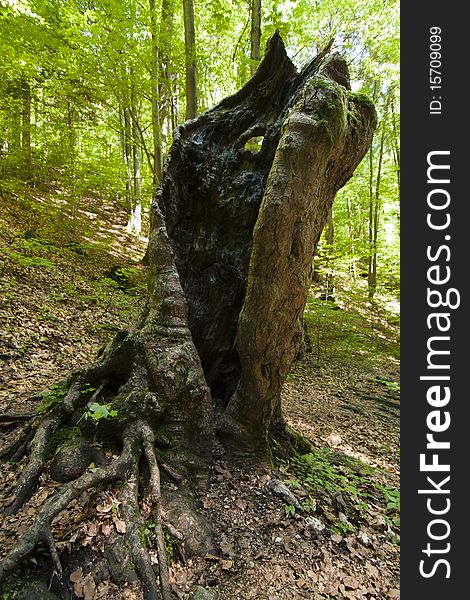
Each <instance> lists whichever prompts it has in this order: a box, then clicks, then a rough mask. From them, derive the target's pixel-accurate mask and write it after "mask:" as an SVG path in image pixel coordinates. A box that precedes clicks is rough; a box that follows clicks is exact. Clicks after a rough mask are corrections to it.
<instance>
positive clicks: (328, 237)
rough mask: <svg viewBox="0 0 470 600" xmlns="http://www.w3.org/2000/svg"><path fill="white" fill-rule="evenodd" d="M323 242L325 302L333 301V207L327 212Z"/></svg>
mask: <svg viewBox="0 0 470 600" xmlns="http://www.w3.org/2000/svg"><path fill="white" fill-rule="evenodd" d="M325 241H326V244H327V248H326V290H325V298H326V300H334V296H335V275H334V268H335V265H334V252H335V250H334V243H335V225H334V220H333V206H332V207H331V209H330V211H329V212H328V217H327V219H326V231H325Z"/></svg>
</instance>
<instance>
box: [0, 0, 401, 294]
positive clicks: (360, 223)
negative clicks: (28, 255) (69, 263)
mask: <svg viewBox="0 0 470 600" xmlns="http://www.w3.org/2000/svg"><path fill="white" fill-rule="evenodd" d="M276 28H277V29H279V31H280V33H281V35H282V37H283V39H284V40H285V42H286V47H287V50H288V54H289V55H290V56H291V58H292V59H293V60H294V62H295V63H296V64H298V65H301V64H302V63H303V62H304V61H305V60H307V58H308V57H310V56H312V55H314V54H315V52H316V51H317V50H318V49H320V48H322V47H324V46H325V44H327V43H328V41H329V40H330V39H331V38H332V37H334V38H335V41H334V49H335V50H337V51H339V52H340V53H342V54H343V55H344V56H345V57H346V59H347V61H348V63H349V65H350V70H351V80H352V86H353V89H354V90H355V91H358V92H363V93H364V94H366V95H367V96H369V97H371V98H372V99H373V100H374V102H375V104H376V107H377V110H378V114H379V126H378V129H377V131H376V134H375V139H374V143H373V146H372V148H371V150H370V152H369V153H368V155H367V156H366V157H365V159H364V160H363V162H362V164H361V165H360V167H359V168H358V170H357V171H356V173H355V175H354V177H353V178H352V180H351V181H350V182H349V184H348V185H347V186H346V187H345V188H344V189H343V190H342V191H341V192H340V193H339V194H338V197H337V199H336V202H335V207H334V213H333V214H332V215H330V218H329V222H328V226H327V227H326V228H325V232H324V235H323V239H322V243H321V245H320V247H319V252H318V253H317V257H316V260H315V265H314V267H315V269H314V278H315V279H316V281H317V283H318V284H319V285H321V286H322V290H323V296H324V297H332V296H333V297H334V294H335V284H336V282H337V281H346V280H347V281H352V280H355V281H357V283H358V284H359V289H361V290H362V292H363V293H365V294H366V295H368V297H369V298H372V297H374V295H375V293H376V291H378V292H380V293H382V294H383V293H385V294H386V295H389V294H390V293H391V294H392V296H394V297H395V298H396V297H397V295H398V287H399V268H398V252H399V210H398V197H399V187H400V151H399V84H398V61H399V39H398V3H397V2H396V1H395V0H384V1H382V0H360V1H359V2H351V1H350V0H340V1H338V0H335V1H323V2H314V1H312V0H300V1H299V2H291V1H285V2H275V1H273V0H267V1H263V2H260V1H259V0H253V1H251V2H250V1H234V0H229V1H225V0H224V1H221V0H215V1H212V2H202V1H200V2H198V1H195V2H193V0H184V1H181V2H180V1H176V0H148V2H145V1H144V2H139V1H137V0H123V1H117V0H101V1H98V2H96V1H93V0H91V1H78V0H77V1H75V0H68V1H60V0H32V1H26V0H7V1H5V0H3V1H2V2H1V3H0V31H1V36H0V51H1V56H2V65H1V67H0V74H1V76H0V190H1V192H2V195H3V194H6V193H8V192H11V191H13V192H15V191H18V190H19V189H20V188H21V186H27V187H28V188H34V189H36V190H48V191H49V192H51V193H52V194H55V195H56V196H59V200H61V201H63V202H65V203H66V204H67V205H68V207H69V208H71V209H72V210H74V209H76V208H77V207H78V206H79V205H80V200H81V198H82V197H84V196H85V195H89V194H92V195H95V196H97V197H99V199H100V201H101V202H102V203H103V204H106V203H107V202H109V201H111V200H112V201H118V203H119V204H121V205H122V206H123V208H124V209H125V210H126V211H127V214H128V223H127V230H128V232H129V233H133V234H134V235H136V236H144V237H145V236H146V234H147V218H146V215H147V212H148V207H149V205H150V203H151V200H152V197H153V193H154V190H155V187H156V186H157V185H158V182H159V180H160V177H161V172H162V165H163V162H164V159H165V156H166V154H167V151H168V149H169V147H170V145H171V142H172V139H173V131H174V129H175V127H176V126H177V125H178V124H179V123H181V122H183V121H184V120H185V119H186V118H192V117H194V116H195V115H196V114H199V113H201V112H203V111H204V110H206V109H207V108H210V107H212V106H213V105H214V104H215V103H217V102H218V101H219V100H221V99H222V98H223V97H224V96H226V95H228V94H231V93H233V92H234V91H235V90H236V89H238V88H239V87H240V86H241V85H243V83H244V82H246V81H247V79H248V78H249V77H250V74H251V72H252V71H253V69H254V68H255V67H256V64H257V62H258V61H259V57H260V54H262V53H263V48H264V46H265V43H266V40H267V39H268V38H269V37H270V36H271V35H272V33H273V31H274V30H275V29H276ZM260 48H261V50H260Z"/></svg>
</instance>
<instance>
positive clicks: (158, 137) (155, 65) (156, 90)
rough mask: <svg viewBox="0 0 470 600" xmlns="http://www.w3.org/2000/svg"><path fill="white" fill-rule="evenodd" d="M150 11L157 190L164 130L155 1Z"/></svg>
mask: <svg viewBox="0 0 470 600" xmlns="http://www.w3.org/2000/svg"><path fill="white" fill-rule="evenodd" d="M149 9H150V35H151V37H152V61H151V65H152V66H151V72H150V81H151V93H152V134H153V164H152V178H153V185H154V188H155V189H156V188H157V186H158V183H159V182H160V179H161V177H162V129H161V118H160V102H161V98H160V90H161V87H160V52H159V48H158V39H157V19H156V14H155V0H149Z"/></svg>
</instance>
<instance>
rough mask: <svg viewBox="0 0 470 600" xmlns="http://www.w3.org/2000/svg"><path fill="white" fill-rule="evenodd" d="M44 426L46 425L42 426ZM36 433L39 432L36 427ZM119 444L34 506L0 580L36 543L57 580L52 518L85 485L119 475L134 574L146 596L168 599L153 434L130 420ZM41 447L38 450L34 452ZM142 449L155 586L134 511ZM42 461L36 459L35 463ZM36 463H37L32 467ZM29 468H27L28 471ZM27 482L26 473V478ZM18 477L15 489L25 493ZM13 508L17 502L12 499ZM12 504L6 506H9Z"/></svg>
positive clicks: (59, 569)
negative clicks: (114, 453)
mask: <svg viewBox="0 0 470 600" xmlns="http://www.w3.org/2000/svg"><path fill="white" fill-rule="evenodd" d="M42 431H43V432H45V431H47V427H44V428H43V429H42ZM36 434H38V432H36ZM39 438H40V439H39V440H36V442H35V443H36V446H35V447H37V448H39V447H40V446H42V441H41V439H42V434H41V435H40V436H39ZM122 441H123V448H122V451H121V454H120V456H119V457H118V458H116V459H114V460H113V461H112V462H111V463H109V464H107V465H105V466H103V467H101V468H98V469H97V470H96V471H92V472H90V471H87V472H85V473H84V474H83V475H81V476H80V477H78V478H77V479H75V480H73V481H70V482H69V483H66V484H65V485H63V486H62V487H61V488H60V489H59V490H58V492H57V493H55V494H54V495H53V496H52V497H51V498H50V499H49V500H48V501H47V502H46V503H45V504H44V506H43V507H42V508H41V509H40V510H39V512H38V514H37V516H36V519H35V521H34V523H33V525H32V526H31V527H30V528H29V529H28V530H27V531H26V533H25V534H24V535H23V536H22V538H21V539H20V541H19V542H18V544H17V545H16V547H15V548H14V549H13V550H12V551H11V552H10V553H9V554H8V555H7V556H6V557H5V559H4V560H3V561H2V563H1V564H0V583H1V582H2V581H4V579H5V577H6V576H7V575H8V574H9V573H11V572H12V571H13V570H14V569H16V568H17V567H18V566H19V565H20V563H21V562H22V561H23V560H24V559H25V558H26V557H27V556H28V555H29V554H30V553H31V552H33V551H34V549H35V547H36V546H37V545H38V544H40V543H41V542H43V543H46V544H47V546H48V548H49V551H50V554H51V557H52V562H53V565H54V572H55V575H56V576H57V577H58V579H59V580H60V579H62V576H63V571H62V565H61V562H60V558H59V554H58V552H57V547H56V544H55V541H54V538H53V535H52V530H51V525H52V522H53V520H54V519H55V517H57V515H58V514H59V513H60V512H61V511H63V510H64V509H66V508H67V506H68V505H69V504H70V502H71V501H72V500H74V499H76V498H78V497H79V496H80V495H81V494H82V493H83V492H85V491H86V490H89V489H90V488H96V487H100V486H103V485H106V484H110V483H113V482H115V481H118V480H122V481H125V485H124V488H123V490H122V493H121V498H122V505H121V514H122V517H123V518H124V520H125V522H126V535H125V539H126V543H127V544H128V547H129V550H130V554H131V558H132V563H133V565H134V567H135V569H136V572H137V574H138V575H139V578H140V581H141V584H142V589H143V592H144V596H145V598H146V600H157V599H159V598H163V600H170V599H171V589H170V584H169V576H168V567H167V563H166V556H165V547H164V542H163V531H162V518H161V491H160V474H159V468H158V462H157V457H156V454H155V449H154V442H155V438H154V434H153V431H152V429H151V428H150V427H149V425H148V424H147V423H146V422H144V421H141V420H137V421H134V422H132V423H131V424H129V425H128V426H127V428H126V430H125V431H124V433H123V440H122ZM40 453H41V450H37V452H36V454H37V455H39V454H40ZM142 454H144V456H145V458H146V461H147V463H148V465H149V469H150V487H151V493H152V501H153V506H152V516H153V519H154V522H155V532H156V536H157V556H158V567H159V579H160V585H158V583H157V580H156V578H155V573H154V570H153V567H152V563H151V561H150V558H149V555H148V552H147V550H146V548H145V547H144V545H143V543H142V540H141V534H140V527H141V525H142V518H141V515H140V510H139V494H138V490H139V469H138V464H139V458H140V456H141V455H142ZM40 462H41V461H40V460H39V459H37V460H35V463H37V465H39V463H40ZM38 468H39V467H38V466H36V467H35V468H34V471H35V472H36V470H37V469H38ZM29 472H30V473H31V472H32V471H29ZM27 480H28V481H29V476H28V477H27ZM25 485H26V483H24V482H23V484H22V485H21V487H19V488H18V490H17V494H18V493H19V491H21V493H22V495H23V496H24V492H23V490H24V487H25ZM15 507H16V504H15ZM10 509H11V507H10Z"/></svg>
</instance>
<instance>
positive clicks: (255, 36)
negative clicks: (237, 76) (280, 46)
mask: <svg viewBox="0 0 470 600" xmlns="http://www.w3.org/2000/svg"><path fill="white" fill-rule="evenodd" d="M250 58H251V64H250V70H251V74H252V75H253V74H254V72H255V71H256V69H257V68H258V63H259V61H260V59H261V0H251V31H250Z"/></svg>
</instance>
